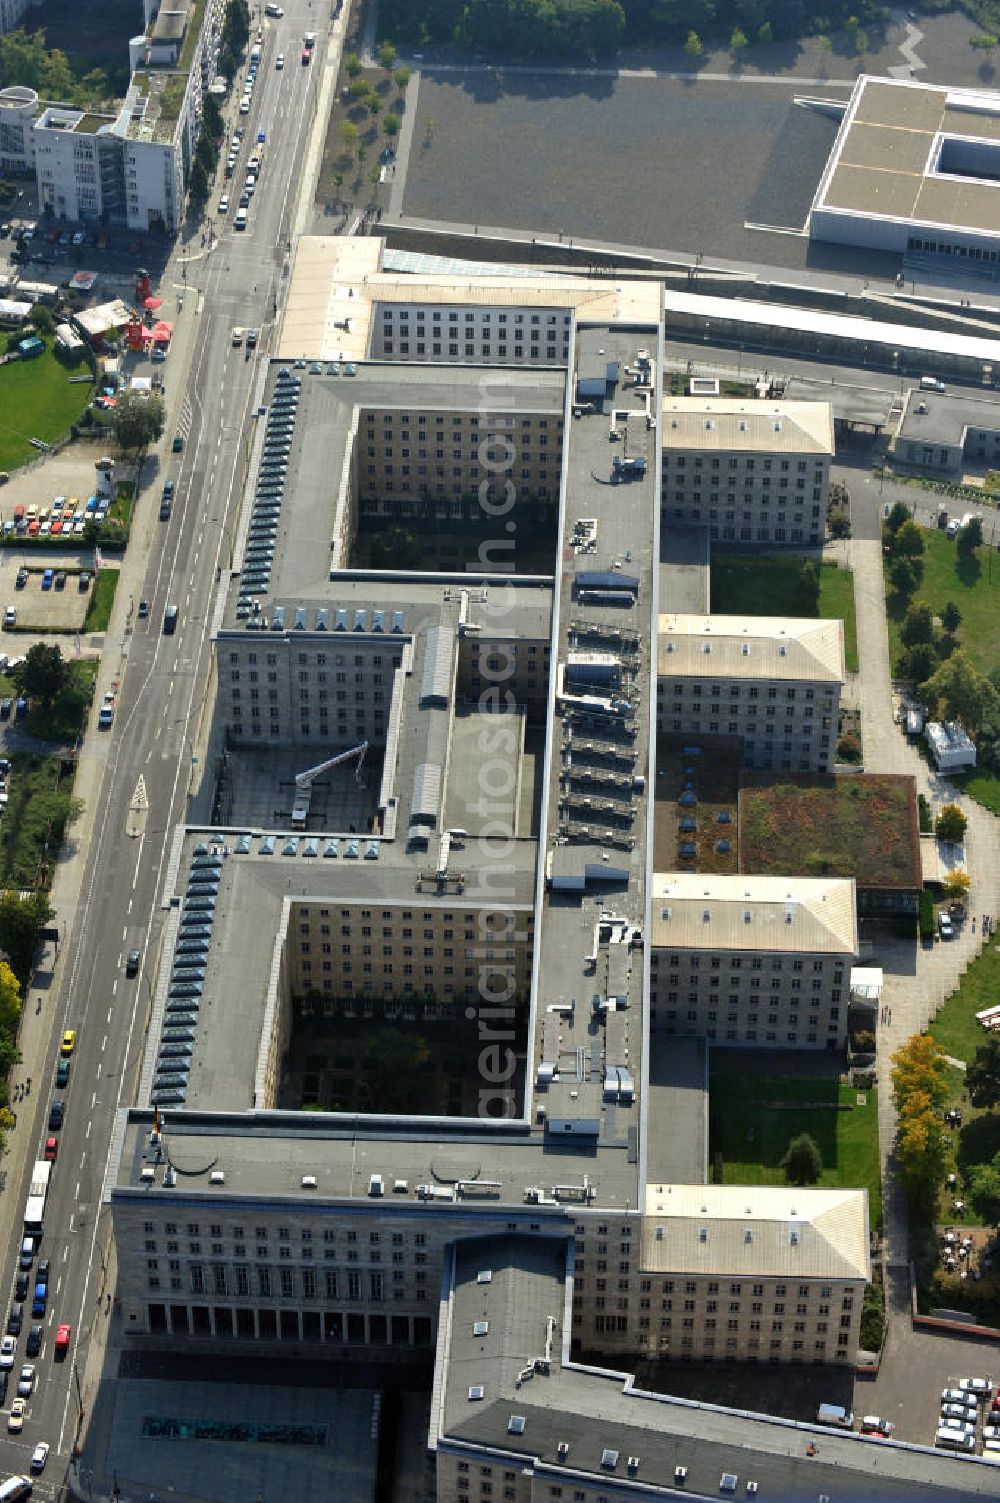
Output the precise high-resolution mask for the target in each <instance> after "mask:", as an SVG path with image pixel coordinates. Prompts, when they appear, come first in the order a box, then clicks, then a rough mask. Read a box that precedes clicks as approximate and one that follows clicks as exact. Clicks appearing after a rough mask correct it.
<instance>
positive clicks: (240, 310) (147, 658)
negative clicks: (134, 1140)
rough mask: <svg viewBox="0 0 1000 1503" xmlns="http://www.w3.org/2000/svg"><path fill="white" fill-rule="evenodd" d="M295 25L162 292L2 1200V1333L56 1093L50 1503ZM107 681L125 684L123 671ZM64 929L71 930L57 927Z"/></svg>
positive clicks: (248, 419) (239, 452) (300, 134)
mask: <svg viewBox="0 0 1000 1503" xmlns="http://www.w3.org/2000/svg"><path fill="white" fill-rule="evenodd" d="M284 9H285V15H284V17H283V18H281V19H280V20H270V21H267V22H265V23H264V42H263V47H264V55H263V59H262V65H261V68H260V71H259V74H258V78H257V84H256V88H255V89H254V93H253V106H252V109H251V112H250V114H249V115H248V116H242V117H240V116H238V115H236V113H235V109H233V110H232V112H231V118H230V134H231V133H232V128H233V126H235V124H237V123H239V124H241V125H243V126H244V127H245V132H246V133H245V137H244V142H243V147H242V150H241V152H240V157H239V161H238V164H237V170H236V174H235V175H234V177H233V178H232V179H231V182H230V183H224V182H223V181H222V179H221V173H220V181H219V184H218V185H217V187H216V190H215V192H214V193H213V196H212V198H211V199H210V201H209V204H208V205H207V208H206V220H207V221H208V222H210V224H211V229H212V234H213V243H212V245H211V247H208V246H203V245H201V244H200V240H199V237H197V236H195V237H194V238H193V239H191V240H190V241H189V243H188V247H187V249H182V248H181V247H180V245H178V249H177V252H176V254H175V255H174V257H172V258H171V260H170V261H169V262H168V264H167V266H166V269H165V271H164V273H163V278H162V285H161V287H160V288H159V291H160V293H161V295H162V296H163V297H164V300H165V302H166V304H167V308H168V310H169V309H170V307H171V303H172V302H173V299H174V297H175V294H179V293H183V298H184V307H183V311H179V312H178V313H177V328H176V334H175V339H174V345H173V349H172V351H171V354H170V357H169V359H168V361H167V364H166V366H164V367H162V369H163V371H164V378H165V382H166V388H167V398H168V422H167V428H166V431H165V434H164V439H163V441H162V443H161V445H160V446H159V452H158V456H157V462H156V463H153V462H152V461H147V467H146V470H145V472H144V474H145V476H146V480H145V484H144V487H143V492H142V495H141V498H140V501H139V513H138V515H139V517H140V525H139V526H138V527H137V529H136V533H135V534H134V539H133V548H135V547H137V546H138V547H140V548H141V547H145V549H146V552H145V553H144V556H143V558H142V568H141V570H139V569H137V567H136V564H137V561H136V558H135V556H133V557H132V558H131V559H129V560H127V562H126V566H125V567H126V571H127V574H128V576H129V578H128V580H127V581H126V584H134V589H130V590H129V593H130V594H131V595H132V602H133V607H135V606H137V602H138V599H140V598H144V599H146V600H147V601H148V602H149V615H148V618H146V619H142V620H140V619H139V618H138V612H137V609H135V608H131V609H129V610H128V619H127V621H126V622H125V623H124V624H123V632H122V636H121V659H120V666H121V668H122V669H123V672H122V673H121V675H120V682H121V689H120V697H119V702H118V709H117V713H116V717H115V724H114V727H113V729H112V731H111V733H110V735H109V736H106V737H102V738H101V740H100V744H99V745H97V744H95V742H96V732H94V731H92V732H91V733H90V745H89V747H88V748H87V749H85V756H86V755H87V754H88V753H89V754H90V755H92V756H94V757H97V758H99V759H100V760H101V763H102V765H101V766H99V767H98V768H97V769H96V772H95V776H94V777H93V779H92V790H91V792H90V795H89V796H90V799H91V801H92V804H93V811H92V812H93V815H94V817H93V821H92V824H91V822H90V821H88V825H89V827H90V829H91V831H92V834H91V837H90V839H89V843H88V847H87V849H86V850H85V851H84V852H81V854H80V856H79V857H78V858H77V859H78V860H80V861H82V862H83V863H84V864H83V869H82V878H81V880H80V881H79V884H78V897H77V899H76V902H75V905H74V911H73V913H72V918H71V921H70V924H69V928H68V930H66V931H64V934H63V942H62V946H61V949H60V954H59V958H58V963H57V965H56V969H55V977H54V984H53V987H52V990H51V993H50V997H51V1000H50V1001H48V1002H47V1003H46V1008H45V1016H46V1023H47V1029H46V1038H45V1040H44V1048H43V1049H40V1048H39V1041H38V1039H37V1038H36V1039H35V1045H36V1048H35V1049H34V1050H33V1051H32V1052H33V1054H34V1056H35V1057H36V1058H44V1060H45V1065H44V1068H42V1069H40V1071H39V1076H38V1077H36V1079H35V1082H34V1088H33V1091H32V1094H31V1096H30V1097H29V1098H28V1099H27V1100H26V1101H25V1102H24V1103H22V1104H21V1106H20V1107H19V1120H18V1127H17V1129H16V1130H17V1133H18V1135H19V1137H20V1135H21V1134H27V1143H28V1144H29V1145H30V1144H37V1145H38V1152H37V1153H36V1152H35V1151H34V1150H33V1149H32V1148H30V1147H29V1150H28V1154H27V1159H28V1163H27V1166H26V1169H25V1177H24V1183H23V1184H22V1185H21V1186H20V1189H18V1186H17V1185H16V1184H12V1183H8V1185H7V1186H6V1189H5V1192H4V1202H5V1205H7V1206H8V1207H10V1206H13V1207H14V1208H15V1209H14V1216H13V1228H12V1231H11V1236H10V1243H9V1246H8V1247H6V1249H5V1250H4V1255H3V1261H2V1265H0V1268H2V1281H0V1289H2V1291H3V1320H4V1322H5V1321H6V1315H7V1308H8V1306H9V1302H10V1299H11V1298H12V1297H13V1284H14V1277H15V1265H16V1261H17V1253H18V1248H19V1244H20V1235H21V1211H22V1208H23V1205H24V1199H25V1196H26V1193H27V1181H28V1178H29V1176H30V1171H31V1165H32V1163H33V1161H34V1159H35V1158H36V1157H40V1156H41V1148H42V1145H43V1143H44V1140H45V1137H46V1135H47V1121H48V1112H49V1105H50V1102H51V1100H52V1099H53V1096H54V1095H55V1094H58V1095H60V1096H63V1097H64V1098H65V1101H66V1116H65V1123H64V1126H63V1128H62V1131H61V1132H60V1133H59V1134H58V1136H59V1155H58V1160H57V1162H56V1164H55V1168H54V1173H53V1177H52V1185H51V1189H50V1192H49V1197H48V1204H47V1208H46V1213H45V1232H44V1237H43V1240H42V1246H41V1249H40V1255H41V1256H44V1257H47V1258H48V1259H49V1260H50V1266H51V1275H50V1288H49V1302H48V1310H47V1314H46V1317H45V1320H44V1322H43V1324H44V1329H45V1339H44V1345H43V1347H42V1351H41V1354H40V1355H39V1357H37V1358H36V1359H35V1367H36V1374H37V1383H36V1388H35V1392H34V1394H33V1395H32V1397H31V1399H30V1401H29V1405H28V1416H27V1420H26V1423H25V1426H24V1430H23V1432H22V1433H21V1434H20V1435H11V1434H8V1433H7V1412H8V1411H9V1405H10V1399H11V1398H12V1397H13V1396H14V1394H15V1392H16V1375H17V1372H18V1370H19V1368H20V1366H21V1364H22V1363H23V1362H25V1361H27V1360H28V1359H27V1356H26V1353H25V1341H26V1335H27V1331H28V1329H29V1327H30V1325H31V1324H32V1322H30V1321H29V1320H27V1319H26V1320H25V1324H24V1329H23V1331H22V1334H21V1336H20V1338H19V1340H18V1350H17V1356H16V1359H15V1368H14V1373H13V1374H12V1381H11V1385H10V1390H9V1395H8V1400H7V1404H6V1406H5V1408H4V1411H3V1413H2V1414H0V1455H2V1457H3V1463H2V1464H0V1476H2V1475H5V1474H8V1473H10V1472H24V1473H26V1472H27V1470H28V1464H29V1460H30V1456H31V1452H32V1450H33V1448H34V1446H35V1444H36V1443H37V1442H38V1441H39V1440H47V1441H48V1442H49V1443H50V1444H51V1446H52V1454H51V1455H50V1457H49V1460H48V1464H47V1467H46V1470H45V1472H44V1474H43V1476H42V1477H41V1478H40V1479H39V1480H38V1481H37V1482H36V1488H35V1491H36V1494H40V1495H41V1496H43V1497H44V1496H54V1495H55V1493H56V1492H57V1491H58V1490H59V1488H60V1486H61V1484H62V1482H63V1480H64V1478H65V1476H66V1468H67V1462H68V1460H69V1457H70V1455H71V1452H72V1447H73V1445H74V1442H75V1441H76V1439H77V1436H78V1429H79V1424H80V1414H81V1407H82V1409H83V1425H84V1427H85V1425H86V1421H87V1414H88V1412H89V1403H90V1399H91V1397H92V1393H91V1386H92V1385H91V1382H90V1380H89V1379H88V1371H90V1372H91V1373H92V1372H93V1371H94V1369H95V1366H96V1363H95V1356H99V1352H95V1343H97V1344H100V1343H102V1342H103V1334H104V1331H105V1329H106V1322H107V1308H108V1304H109V1300H108V1296H109V1294H112V1292H113V1289H112V1285H113V1265H111V1266H109V1261H108V1260H109V1256H110V1232H111V1228H110V1217H109V1215H108V1214H107V1212H104V1213H103V1214H102V1212H101V1208H100V1198H101V1189H102V1184H103V1180H104V1175H105V1170H106V1165H107V1156H108V1147H109V1140H110V1134H111V1129H112V1123H113V1119H114V1114H115V1112H116V1109H117V1108H118V1107H119V1106H120V1105H123V1104H124V1105H127V1104H129V1103H130V1102H131V1100H132V1099H133V1098H134V1092H135V1086H136V1081H137V1071H138V1064H139V1060H140V1057H141V1053H142V1050H143V1047H144V1044H145V1026H146V1019H147V1015H148V1010H149V1002H150V995H151V986H152V978H153V976H154V974H155V968H156V963H157V951H158V944H159V931H160V918H161V909H160V907H159V905H160V902H161V899H162V886H163V877H164V866H165V860H166V854H167V851H168V849H169V844H170V839H171V835H172V831H173V829H174V827H175V825H176V823H177V821H178V820H180V819H183V817H184V815H185V810H186V803H187V798H188V790H189V783H190V781H191V778H192V774H193V772H194V771H195V769H194V768H193V766H192V759H193V757H194V756H195V755H196V752H195V747H196V744H197V743H196V738H197V734H198V727H199V723H200V721H201V716H202V711H203V707H204V703H205V696H206V693H207V692H208V686H209V682H210V678H209V665H210V664H209V660H210V652H211V648H210V642H209V626H210V620H211V614H212V608H213V602H214V598H215V592H216V590H217V588H218V585H217V579H218V575H219V571H220V570H222V571H224V570H225V568H226V566H227V565H228V564H229V562H230V549H231V546H232V538H233V535H234V530H235V524H236V517H237V512H238V507H239V500H240V495H241V491H242V486H243V480H244V472H245V465H246V456H247V453H248V434H249V428H250V425H251V423H252V421H253V418H252V415H251V397H252V393H253V387H254V383H255V380H256V374H257V369H258V360H259V359H261V358H266V356H267V352H268V348H269V344H270V340H271V334H272V330H273V326H274V319H275V316H276V310H280V307H281V303H282V297H283V291H284V285H285V281H286V279H287V272H288V262H289V254H288V253H289V247H290V239H291V236H292V234H293V214H294V211H295V208H296V203H295V197H296V193H297V190H298V187H299V184H300V181H301V173H302V166H303V162H304V160H305V157H306V149H307V145H308V142H309V140H310V133H311V131H312V130H313V129H314V128H315V129H316V130H317V131H322V122H319V121H316V120H314V115H315V109H316V100H317V96H318V92H319V83H320V78H319V75H320V73H321V70H322V67H323V66H324V57H325V54H326V43H327V34H326V28H327V26H328V24H329V11H328V9H327V8H326V7H325V6H324V7H322V9H321V7H320V5H319V4H318V3H317V4H310V3H309V0H286V3H285V7H284ZM341 25H342V23H341ZM341 25H338V27H337V31H338V33H339V32H340V30H341ZM307 30H314V31H316V32H317V33H318V43H317V48H316V55H315V58H314V61H313V63H312V65H311V66H309V67H308V68H307V67H303V66H301V65H300V63H299V55H300V53H301V50H302V40H303V35H304V33H305V31H307ZM279 52H283V53H284V54H285V57H286V60H287V66H286V67H285V68H284V69H283V70H280V71H279V70H277V69H276V68H275V58H276V56H277V54H278V53H279ZM235 92H236V93H237V94H238V92H239V90H238V86H237V87H236V89H235ZM259 130H263V131H264V132H265V134H266V142H265V144H264V147H263V151H264V162H263V168H262V172H261V176H260V180H259V183H258V186H257V190H256V192H255V194H254V197H253V200H252V203H251V206H250V213H249V224H248V228H247V230H246V231H245V232H237V231H235V230H234V229H233V211H232V209H231V210H230V213H229V214H228V215H227V216H225V217H223V216H222V215H218V214H217V213H216V203H217V199H218V196H219V193H220V192H222V191H224V190H225V189H226V188H228V187H230V186H232V187H233V188H236V185H237V184H241V183H242V181H243V177H244V176H245V164H246V160H247V157H248V156H249V154H250V153H251V152H252V151H253V150H255V149H257V145H256V143H257V134H258V131H259ZM237 198H238V189H237V191H236V192H234V193H233V194H231V199H232V202H233V203H234V204H235V201H236V199H237ZM185 262H186V269H185ZM236 325H240V326H244V327H245V326H254V327H257V328H259V329H260V330H261V339H260V345H259V347H258V350H257V352H255V354H254V356H253V357H252V358H250V359H247V357H246V352H245V350H244V349H242V348H234V347H233V344H232V337H231V336H232V329H233V327H234V326H236ZM179 424H180V425H182V426H183V427H184V428H185V429H186V433H187V438H186V443H185V446H184V449H183V452H182V453H180V454H173V453H172V452H171V438H172V435H173V433H174V431H175V430H176V428H177V426H178V425H179ZM167 477H170V478H172V479H174V481H175V483H176V499H175V502H174V506H173V511H172V515H171V517H170V519H169V521H167V522H164V523H157V522H155V520H149V521H142V518H143V516H144V515H145V517H146V518H152V519H155V517H156V514H157V510H158V497H159V491H160V488H161V486H162V482H163V480H164V479H165V478H167ZM168 604H176V605H177V606H178V607H179V620H178V625H177V630H176V633H175V634H174V635H172V636H166V635H164V634H163V631H162V624H163V613H164V609H165V607H166V606H167V605H168ZM123 608H125V603H124V602H123ZM113 629H114V624H113ZM112 650H114V651H117V648H114V649H112ZM113 667H114V671H115V676H119V675H118V667H119V662H118V661H116V662H115V664H114V665H113ZM140 779H141V780H142V784H143V789H144V794H145V801H146V803H147V804H148V808H147V809H145V810H143V811H142V812H141V813H140V815H139V817H138V818H137V817H136V815H135V813H131V814H130V805H131V804H132V802H133V798H134V795H135V793H136V790H137V788H138V786H139V783H140ZM58 918H59V919H61V920H63V921H65V919H66V915H58ZM132 948H137V949H139V950H140V951H141V952H142V967H141V970H140V974H139V976H138V977H136V978H134V979H128V978H126V976H125V955H126V952H127V951H128V950H129V949H132ZM66 1028H73V1029H75V1030H76V1033H77V1044H76V1050H75V1054H74V1056H73V1060H72V1066H71V1074H70V1080H69V1085H68V1088H67V1089H66V1090H65V1091H61V1092H54V1090H53V1082H54V1074H55V1064H56V1059H57V1056H58V1051H59V1041H60V1038H61V1035H62V1032H63V1030H64V1029H66ZM32 1282H33V1277H32ZM25 1313H26V1315H27V1309H26V1312H25ZM61 1322H69V1323H70V1324H71V1325H72V1328H73V1334H72V1341H71V1346H70V1351H69V1355H68V1357H67V1359H66V1360H65V1361H64V1362H56V1361H55V1360H54V1354H53V1345H54V1339H55V1331H56V1327H57V1325H58V1324H60V1323H61Z"/></svg>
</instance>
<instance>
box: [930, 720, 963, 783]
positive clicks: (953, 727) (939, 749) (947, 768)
mask: <svg viewBox="0 0 1000 1503" xmlns="http://www.w3.org/2000/svg"><path fill="white" fill-rule="evenodd" d="M924 735H925V736H926V738H927V745H928V746H929V747H930V749H931V752H932V753H933V755H934V761H935V762H936V763H937V767H938V771H939V772H961V771H962V770H963V768H966V767H975V765H976V743H975V742H974V741H973V740H972V738H971V737H970V736H969V735H968V733H967V731H966V730H965V727H964V726H962V725H960V724H959V722H958V721H957V720H949V721H946V722H945V723H944V724H942V723H941V722H940V721H937V720H931V721H928V723H927V726H926V728H925V730H924Z"/></svg>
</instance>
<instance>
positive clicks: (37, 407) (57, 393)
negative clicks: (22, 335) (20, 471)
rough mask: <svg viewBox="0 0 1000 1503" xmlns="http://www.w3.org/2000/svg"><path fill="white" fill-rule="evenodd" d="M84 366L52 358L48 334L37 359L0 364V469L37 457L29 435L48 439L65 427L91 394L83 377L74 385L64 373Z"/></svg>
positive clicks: (65, 430)
mask: <svg viewBox="0 0 1000 1503" xmlns="http://www.w3.org/2000/svg"><path fill="white" fill-rule="evenodd" d="M85 369H86V368H85V367H79V366H77V367H76V368H75V369H72V368H70V367H69V366H66V365H63V364H62V362H61V361H59V360H57V359H56V357H55V355H54V354H53V352H52V340H51V339H46V340H45V353H44V355H39V356H38V358H37V359H35V360H15V361H12V362H11V363H10V364H9V365H4V366H0V470H15V469H17V467H18V466H19V465H22V464H27V462H28V460H29V459H37V458H38V454H39V451H38V450H37V449H36V448H34V446H33V445H32V444H30V443H29V442H28V440H29V439H31V438H40V439H41V440H42V441H43V442H44V443H47V444H51V443H54V442H55V440H56V439H57V438H62V436H63V434H64V433H68V432H69V429H70V427H71V426H72V425H73V423H75V422H76V421H77V419H78V418H79V417H80V414H81V413H82V412H83V411H84V409H85V408H86V406H87V404H88V402H89V401H90V398H91V395H92V388H91V385H90V383H89V382H86V381H81V382H79V384H75V385H74V384H71V382H70V379H69V378H70V376H72V375H81V374H84V373H85Z"/></svg>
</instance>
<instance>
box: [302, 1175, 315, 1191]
mask: <svg viewBox="0 0 1000 1503" xmlns="http://www.w3.org/2000/svg"><path fill="white" fill-rule="evenodd" d="M315 1188H316V1176H315V1174H303V1176H302V1189H303V1190H315Z"/></svg>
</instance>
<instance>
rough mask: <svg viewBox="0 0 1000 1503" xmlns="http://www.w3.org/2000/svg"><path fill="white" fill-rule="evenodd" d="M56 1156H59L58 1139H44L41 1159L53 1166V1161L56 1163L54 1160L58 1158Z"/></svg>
mask: <svg viewBox="0 0 1000 1503" xmlns="http://www.w3.org/2000/svg"><path fill="white" fill-rule="evenodd" d="M58 1156H59V1139H58V1138H46V1139H45V1151H44V1152H43V1154H42V1158H43V1159H46V1160H47V1161H48V1162H49V1163H50V1164H54V1163H55V1161H56V1159H57V1158H58Z"/></svg>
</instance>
